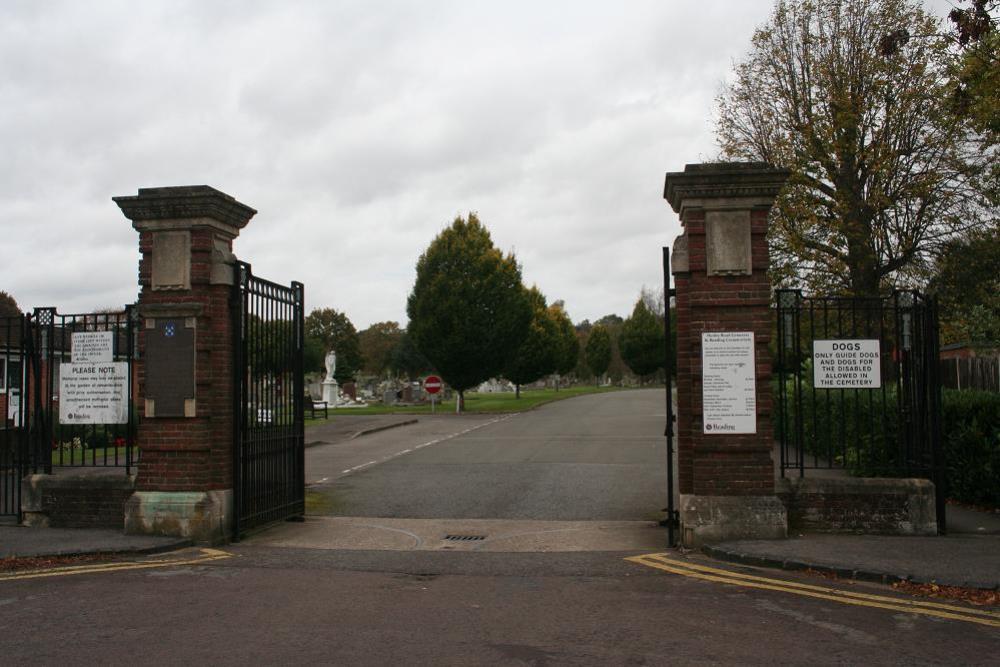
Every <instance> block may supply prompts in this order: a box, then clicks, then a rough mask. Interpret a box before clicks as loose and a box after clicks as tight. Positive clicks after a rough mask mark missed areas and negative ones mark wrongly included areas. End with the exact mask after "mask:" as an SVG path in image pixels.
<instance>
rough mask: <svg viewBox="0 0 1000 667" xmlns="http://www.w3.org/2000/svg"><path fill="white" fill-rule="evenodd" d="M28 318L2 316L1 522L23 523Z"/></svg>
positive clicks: (26, 446) (26, 438)
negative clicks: (22, 488) (22, 487)
mask: <svg viewBox="0 0 1000 667" xmlns="http://www.w3.org/2000/svg"><path fill="white" fill-rule="evenodd" d="M27 332H28V318H27V316H25V315H16V316H14V317H0V519H10V518H13V519H14V520H15V521H16V522H17V523H20V522H21V479H22V478H23V477H24V473H25V471H26V470H27V467H28V466H27V463H28V437H27V433H28V427H29V424H28V413H27V410H26V409H25V408H26V403H27V401H26V400H25V398H24V390H25V387H26V386H27V382H26V381H25V374H26V372H27V368H28V361H27V358H28V350H27V346H28V344H29V342H30V337H29V336H28V333H27Z"/></svg>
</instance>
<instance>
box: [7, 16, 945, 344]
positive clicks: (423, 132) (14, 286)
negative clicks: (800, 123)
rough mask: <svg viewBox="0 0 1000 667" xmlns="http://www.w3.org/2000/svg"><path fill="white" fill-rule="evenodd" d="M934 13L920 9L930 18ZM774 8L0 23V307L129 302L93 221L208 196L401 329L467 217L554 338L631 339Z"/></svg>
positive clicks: (131, 234) (322, 280) (283, 254)
mask: <svg viewBox="0 0 1000 667" xmlns="http://www.w3.org/2000/svg"><path fill="white" fill-rule="evenodd" d="M946 4H947V3H946V2H943V1H940V0H936V1H935V2H933V3H931V6H932V7H934V8H935V9H936V10H937V13H939V14H942V15H943V13H944V12H943V10H942V8H943V7H944V5H946ZM771 6H772V2H771V0H739V1H736V0H729V1H724V0H700V1H697V2H696V1H693V0H685V1H667V0H656V1H650V2H644V1H634V0H629V1H627V2H625V1H623V0H618V1H617V2H582V1H573V2H571V1H566V2H546V1H540V0H534V1H532V2H514V1H512V0H503V2H500V1H499V0H497V1H494V2H472V1H464V2H460V1H456V2H438V1H429V0H420V1H419V2H418V1H416V0H414V1H411V2H388V1H381V0H380V1H375V0H367V1H362V2H347V1H334V0H325V1H319V0H318V1H316V2H292V1H285V2H278V1H275V2H264V1H253V0H232V1H213V2H208V1H205V0H197V1H191V2H185V1H182V0H169V1H166V2H153V1H150V0H144V1H143V2H134V1H123V2H107V1H104V0H90V1H88V2H79V1H77V0H72V1H67V2H54V1H47V0H46V1H36V0H24V1H19V0H0V147H2V156H0V235H2V240H3V242H2V246H0V276H2V280H0V289H2V290H6V291H8V292H10V293H11V294H12V295H13V296H14V297H15V298H16V299H17V301H18V303H19V304H20V306H21V307H22V309H30V308H33V307H36V306H57V307H58V308H59V310H60V312H64V313H71V312H87V311H90V310H93V309H95V308H105V307H109V306H114V305H122V304H124V303H127V302H132V301H134V300H135V299H136V296H137V290H138V287H137V285H136V268H137V258H138V251H137V234H136V232H135V231H134V230H133V229H132V228H131V226H130V223H129V222H128V221H127V220H126V219H125V218H124V216H122V214H121V212H120V211H119V210H118V207H117V206H116V205H115V204H114V203H113V202H112V201H111V197H112V196H116V195H131V194H135V193H136V190H137V189H138V188H140V187H155V186H168V185H191V184H207V185H211V186H213V187H215V188H218V189H219V190H222V191H223V192H226V193H228V194H230V195H232V196H234V197H235V198H236V199H238V200H240V201H242V202H244V203H246V204H248V205H249V206H252V207H253V208H255V209H257V210H258V214H257V216H256V217H255V218H254V219H253V220H251V221H250V224H249V225H248V226H247V227H246V228H245V229H244V230H243V233H242V235H241V236H240V237H239V238H238V239H237V240H236V254H237V255H238V256H239V257H240V258H241V259H244V260H246V261H249V262H251V263H252V264H253V268H254V273H255V274H257V275H260V276H263V277H265V278H268V279H271V280H275V281H278V282H282V283H288V282H289V281H291V280H299V281H301V282H303V283H305V285H306V303H307V310H312V309H313V308H318V307H326V306H332V307H334V308H337V309H338V310H341V311H344V312H346V313H347V315H348V316H349V317H350V318H351V320H352V321H353V322H354V324H355V326H356V327H357V328H358V329H359V330H360V329H363V328H365V327H367V326H369V325H370V324H372V323H374V322H379V321H384V320H396V321H398V322H400V324H403V325H405V322H406V296H407V294H408V293H409V291H410V289H411V288H412V286H413V281H414V265H415V263H416V260H417V258H418V256H419V255H420V253H421V252H422V251H423V250H424V249H425V248H426V247H427V244H428V243H429V242H430V241H431V240H432V239H433V238H434V236H435V235H436V234H438V232H440V231H441V229H442V228H443V227H444V226H445V225H446V224H448V223H450V222H451V220H453V219H454V217H455V216H456V215H459V214H461V215H464V214H465V213H466V212H468V211H476V212H478V214H479V216H480V219H481V220H482V221H483V222H484V223H485V224H486V226H487V227H488V228H489V230H490V231H491V233H492V235H493V240H494V242H495V243H496V245H497V246H499V247H500V248H502V249H504V250H510V251H513V252H514V253H515V254H516V255H517V258H518V260H519V261H520V262H521V265H522V267H523V272H524V279H525V283H526V284H528V285H532V284H536V285H538V287H539V289H541V290H542V292H543V293H544V294H545V295H546V296H547V297H548V299H549V301H550V302H551V301H554V300H556V299H562V300H564V301H565V302H566V308H567V310H568V312H569V314H570V316H571V317H572V318H573V320H574V321H580V320H582V319H584V318H587V319H590V320H594V319H596V318H599V317H601V316H602V315H606V314H608V313H618V314H620V315H623V316H625V315H628V313H629V312H630V311H631V307H632V304H633V303H634V302H635V299H636V298H637V296H638V294H639V290H640V288H641V287H642V286H643V285H646V286H650V287H657V286H659V285H661V284H662V270H661V266H660V255H661V252H660V248H661V247H662V246H663V245H669V244H670V243H672V241H673V239H674V237H675V236H676V235H677V234H678V233H679V224H678V221H677V217H676V216H675V215H674V214H673V212H672V211H671V210H670V207H669V206H668V205H667V204H666V202H665V201H664V200H663V198H662V190H663V175H664V173H665V172H667V171H676V170H680V169H683V167H684V164H685V163H688V162H697V161H702V160H710V159H712V158H713V157H715V156H716V154H717V150H718V149H717V147H716V144H715V142H714V139H713V134H712V113H713V109H714V103H713V100H714V98H715V96H716V94H717V93H718V92H719V89H720V87H721V85H722V83H723V81H724V80H725V78H726V76H727V75H728V73H729V70H730V68H731V63H732V61H733V60H734V59H737V58H739V57H741V56H742V55H743V54H745V53H746V51H747V49H748V46H749V40H750V36H751V34H752V32H753V29H754V27H755V26H757V25H759V24H761V23H763V22H764V21H766V20H767V18H768V15H769V13H770V9H771Z"/></svg>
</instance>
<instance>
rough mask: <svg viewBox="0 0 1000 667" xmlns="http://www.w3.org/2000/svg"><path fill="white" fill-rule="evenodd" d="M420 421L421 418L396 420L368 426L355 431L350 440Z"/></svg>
mask: <svg viewBox="0 0 1000 667" xmlns="http://www.w3.org/2000/svg"><path fill="white" fill-rule="evenodd" d="M419 421H420V420H419V419H407V420H405V421H401V422H394V423H392V424H382V425H381V426H373V427H371V428H366V429H363V430H361V431H358V432H357V433H355V434H354V435H352V436H351V437H350V440H354V439H355V438H360V437H361V436H363V435H371V434H372V433H378V432H380V431H388V430H389V429H391V428H399V427H400V426H410V425H412V424H416V423H417V422H419Z"/></svg>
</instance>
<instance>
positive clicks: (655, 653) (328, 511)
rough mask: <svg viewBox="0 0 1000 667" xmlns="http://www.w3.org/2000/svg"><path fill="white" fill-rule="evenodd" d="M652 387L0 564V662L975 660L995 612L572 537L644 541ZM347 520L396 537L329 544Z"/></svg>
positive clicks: (660, 490)
mask: <svg viewBox="0 0 1000 667" xmlns="http://www.w3.org/2000/svg"><path fill="white" fill-rule="evenodd" d="M661 400H662V393H660V392H655V391H650V392H629V393H622V394H614V395H604V396H598V397H588V398H579V399H572V400H569V401H565V402H561V403H557V404H554V405H550V406H546V407H544V408H542V409H540V410H538V411H534V412H531V413H526V414H522V415H516V416H511V417H508V418H503V419H497V418H492V417H461V418H455V417H449V418H441V419H426V420H425V419H424V418H421V421H420V423H419V424H417V425H413V426H412V427H403V428H398V429H393V430H391V431H386V432H383V433H378V434H375V435H372V436H366V437H364V438H357V439H354V440H350V441H346V442H342V443H338V444H336V445H330V446H322V447H315V448H312V449H310V450H309V453H308V477H309V479H310V480H311V482H312V483H313V484H312V486H311V487H310V494H311V498H312V500H311V504H312V505H313V506H314V507H319V508H321V509H322V510H323V511H322V512H321V514H324V515H322V516H321V515H313V516H310V517H308V518H307V521H306V522H305V523H304V524H295V523H289V524H284V525H281V526H277V527H275V528H273V529H271V530H268V531H265V532H264V533H261V534H260V535H258V536H255V537H253V538H251V539H248V540H246V541H244V542H242V543H239V544H235V545H229V546H226V547H223V548H222V549H221V550H217V551H208V550H204V549H189V550H185V551H183V552H178V553H174V554H168V555H163V556H156V557H149V558H143V559H137V560H135V561H133V562H112V563H98V564H94V565H91V566H76V567H73V568H69V569H64V570H51V569H49V570H46V571H44V572H42V573H40V574H41V575H44V576H37V575H36V574H33V573H30V572H21V573H14V574H6V575H5V574H2V573H0V664H18V665H36V664H39V665H65V664H108V665H126V664H127V665H146V664H155V665H192V664H218V665H230V664H232V665H247V664H253V665H258V664H260V665H271V664H324V665H325V664H336V665H396V664H404V665H630V664H631V665H643V664H645V665H665V664H698V665H701V664H706V663H715V664H914V665H919V664H969V665H975V664H984V665H985V664H996V650H997V647H998V646H1000V613H997V612H995V611H990V610H982V609H977V608H974V607H970V606H967V605H964V604H962V603H952V604H949V603H947V602H946V601H928V600H926V599H924V600H918V601H914V600H913V599H912V598H909V597H907V596H905V595H902V594H897V593H895V592H894V591H892V590H890V589H888V588H885V587H881V586H874V585H864V584H852V583H847V582H836V581H828V580H825V579H819V578H816V577H811V576H808V575H806V574H793V573H775V572H773V571H769V570H757V569H754V568H748V567H740V566H731V565H721V564H719V563H716V562H714V561H711V560H709V559H706V558H704V557H702V556H700V555H699V554H694V553H682V552H679V551H667V550H666V549H664V548H663V546H657V547H656V548H653V547H652V546H651V547H649V548H646V547H645V546H644V547H642V548H639V547H638V546H635V545H638V544H645V543H644V542H643V541H642V540H639V541H638V542H635V541H629V540H628V539H623V540H621V541H619V540H618V538H617V537H613V539H611V540H610V542H609V541H607V540H604V541H600V540H598V542H599V543H600V544H601V545H602V546H601V547H600V548H597V549H588V548H585V547H583V546H580V545H581V544H584V545H585V544H589V542H587V540H581V541H574V539H575V538H573V537H572V536H573V535H575V534H577V532H581V529H580V526H587V525H591V526H598V527H609V528H608V530H604V532H611V533H614V530H612V529H615V527H621V526H626V527H628V526H634V527H635V529H634V530H631V531H624V532H627V533H629V534H633V535H634V534H640V535H647V534H650V535H652V536H653V540H652V542H651V544H656V545H662V542H661V541H660V540H661V539H662V529H657V528H656V527H655V524H653V523H652V522H651V521H650V520H649V516H650V514H655V515H658V510H659V509H660V508H661V507H662V505H663V503H664V498H665V495H664V491H665V469H666V463H665V460H664V444H663V438H662V435H661V434H662V428H663V409H662V403H661ZM580 519H585V521H580ZM351 522H354V523H351ZM548 523H551V524H553V525H559V526H569V525H572V526H573V528H572V530H568V529H567V530H561V531H560V530H551V531H549V532H545V531H544V530H542V531H540V534H542V535H543V538H544V539H543V538H538V539H534V538H532V537H531V536H529V537H527V538H526V537H524V536H523V535H522V536H521V538H519V539H514V540H506V541H500V542H497V543H496V546H495V548H494V549H492V550H477V548H476V547H475V546H473V545H469V544H463V545H459V546H460V548H458V549H456V550H449V547H448V546H445V542H443V541H432V540H430V538H429V537H428V536H432V535H438V536H440V534H441V533H442V532H443V530H444V529H445V528H446V527H452V526H459V527H461V526H477V527H484V526H485V527H489V526H494V527H496V526H499V527H501V528H502V530H507V531H510V530H512V528H511V527H512V526H516V525H521V526H522V527H524V526H531V527H533V529H537V528H538V526H539V525H543V524H544V525H548ZM364 526H367V529H369V530H372V531H373V532H374V533H377V534H378V535H382V534H386V535H388V534H392V535H396V536H397V537H398V538H399V539H398V544H393V545H389V546H385V547H384V548H364V547H365V545H366V544H368V543H378V542H379V539H375V538H372V539H371V540H369V541H368V542H366V541H364V540H363V539H360V540H359V541H358V542H356V543H353V544H352V543H350V542H351V540H353V539H354V537H353V536H354V535H355V533H352V532H351V530H360V529H361V528H362V527H364ZM400 526H404V527H405V529H404V528H400ZM417 526H425V527H426V529H427V530H426V531H425V533H426V535H423V539H422V540H420V539H418V541H420V544H421V545H422V546H417V544H416V542H414V541H413V538H421V537H422V536H421V535H420V534H418V533H419V530H418V529H417ZM498 530H500V529H498ZM601 530H602V529H598V530H597V532H601ZM379 531H381V532H379ZM393 531H395V532H393ZM435 531H436V532H435ZM574 531H576V532H574ZM582 532H584V533H585V532H586V531H585V530H583V531H582ZM404 533H409V536H407V535H405V534H404ZM345 534H346V535H347V536H348V537H349V538H350V539H348V540H347V543H346V544H345V543H344V535H345ZM303 535H305V536H307V537H309V539H308V540H305V543H308V545H309V547H308V548H303V547H302V546H301V545H302V543H303V542H302V541H301V540H302V539H303ZM545 535H549V536H555V537H544V536H545ZM359 536H360V537H363V535H360V533H359ZM400 536H402V537H400ZM535 537H537V535H536V536H535ZM297 540H299V542H297ZM338 540H339V541H338ZM408 540H409V541H408ZM489 542H490V541H489V539H487V540H484V541H483V542H482V543H481V544H483V545H488V544H489ZM608 544H611V545H612V546H610V547H609V546H608ZM615 544H630V545H633V546H630V547H628V548H615V546H614V545H615ZM515 546H516V547H518V548H514V547H515ZM560 549H562V550H560ZM657 554H658V555H657Z"/></svg>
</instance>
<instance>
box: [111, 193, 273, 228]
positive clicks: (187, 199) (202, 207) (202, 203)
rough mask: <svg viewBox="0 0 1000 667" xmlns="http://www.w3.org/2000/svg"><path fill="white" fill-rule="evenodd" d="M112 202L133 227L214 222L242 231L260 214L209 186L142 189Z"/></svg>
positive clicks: (113, 199) (113, 198)
mask: <svg viewBox="0 0 1000 667" xmlns="http://www.w3.org/2000/svg"><path fill="white" fill-rule="evenodd" d="M111 199H112V201H114V202H115V203H116V204H118V207H119V208H120V209H121V210H122V213H124V214H125V217H126V218H128V219H129V220H131V221H132V222H133V223H135V222H139V221H152V220H179V219H187V218H211V219H214V220H218V221H219V222H223V223H225V224H227V225H230V226H232V227H235V228H236V229H238V230H239V229H243V228H244V227H245V226H246V224H247V223H248V222H249V221H250V218H252V217H253V216H254V215H256V213H257V211H255V210H254V209H252V208H250V207H249V206H247V205H246V204H242V203H240V202H238V201H236V199H234V198H233V197H231V196H230V195H227V194H226V193H224V192H220V191H218V190H216V189H215V188H213V187H209V186H207V185H181V186H172V187H165V188H139V194H138V195H131V196H125V197H112V198H111Z"/></svg>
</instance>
